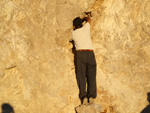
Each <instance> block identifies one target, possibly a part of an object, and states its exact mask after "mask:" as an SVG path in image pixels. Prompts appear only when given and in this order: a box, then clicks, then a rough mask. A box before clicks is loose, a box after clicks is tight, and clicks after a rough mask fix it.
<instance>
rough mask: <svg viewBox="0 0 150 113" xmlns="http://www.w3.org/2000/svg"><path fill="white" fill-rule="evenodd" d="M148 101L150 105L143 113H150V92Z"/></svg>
mask: <svg viewBox="0 0 150 113" xmlns="http://www.w3.org/2000/svg"><path fill="white" fill-rule="evenodd" d="M147 100H148V102H149V105H147V106H146V107H145V108H144V109H143V111H141V113H150V92H149V93H147Z"/></svg>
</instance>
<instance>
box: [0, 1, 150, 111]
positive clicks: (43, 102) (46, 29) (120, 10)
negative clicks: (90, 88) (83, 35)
mask: <svg viewBox="0 0 150 113" xmlns="http://www.w3.org/2000/svg"><path fill="white" fill-rule="evenodd" d="M85 11H92V15H93V17H92V23H91V36H92V42H93V47H94V51H95V56H96V60H97V90H98V94H97V99H96V100H95V103H96V104H99V106H101V108H102V111H103V112H106V113H117V112H118V113H140V112H141V111H142V110H143V109H144V107H146V105H147V104H148V102H147V93H148V92H150V82H149V81H150V77H149V74H150V60H149V59H150V1H149V0H144V1H142V0H0V105H2V104H3V103H9V104H11V105H12V106H13V108H14V111H15V113H74V112H75V108H76V107H77V106H79V105H80V100H79V98H78V92H79V90H78V87H77V82H76V76H75V67H74V55H73V53H72V47H73V46H72V44H71V43H69V39H70V36H71V31H72V20H73V19H74V18H75V17H77V16H81V17H83V14H84V12H85ZM92 110H93V108H92ZM0 112H1V110H0Z"/></svg>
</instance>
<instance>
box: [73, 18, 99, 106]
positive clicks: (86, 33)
mask: <svg viewBox="0 0 150 113" xmlns="http://www.w3.org/2000/svg"><path fill="white" fill-rule="evenodd" d="M84 21H85V24H84V25H83V22H84ZM90 24H91V18H90V17H84V18H83V19H81V18H80V17H76V18H75V19H74V20H73V31H72V36H71V40H73V41H74V45H75V49H76V51H77V52H76V62H75V67H76V78H77V84H78V87H79V98H80V100H81V104H84V105H87V104H88V103H89V104H92V103H94V99H95V98H96V96H97V86H96V65H97V64H96V59H95V55H94V51H93V45H92V41H91V36H90ZM86 84H87V89H86Z"/></svg>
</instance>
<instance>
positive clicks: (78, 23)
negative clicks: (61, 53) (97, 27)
mask: <svg viewBox="0 0 150 113" xmlns="http://www.w3.org/2000/svg"><path fill="white" fill-rule="evenodd" d="M82 22H83V21H82V19H81V18H80V17H76V18H75V19H74V20H73V26H75V29H78V28H81V27H82ZM75 29H74V30H75Z"/></svg>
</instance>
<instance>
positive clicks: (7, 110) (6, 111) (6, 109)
mask: <svg viewBox="0 0 150 113" xmlns="http://www.w3.org/2000/svg"><path fill="white" fill-rule="evenodd" d="M1 107H2V113H15V112H14V109H13V107H12V106H11V105H10V104H8V103H4V104H2V106H1Z"/></svg>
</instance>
